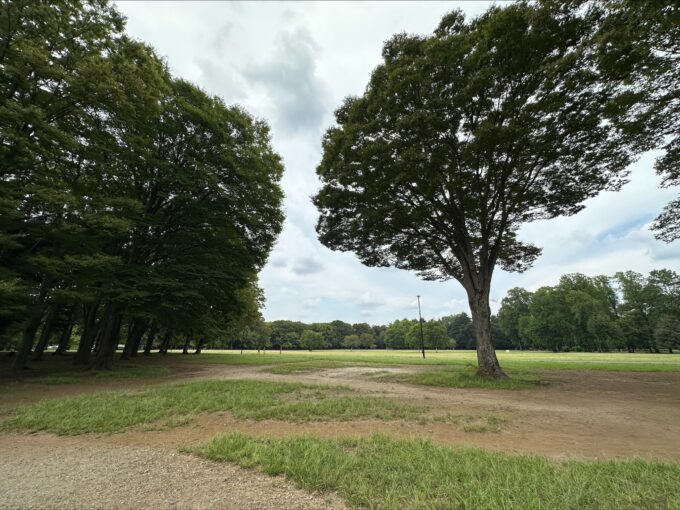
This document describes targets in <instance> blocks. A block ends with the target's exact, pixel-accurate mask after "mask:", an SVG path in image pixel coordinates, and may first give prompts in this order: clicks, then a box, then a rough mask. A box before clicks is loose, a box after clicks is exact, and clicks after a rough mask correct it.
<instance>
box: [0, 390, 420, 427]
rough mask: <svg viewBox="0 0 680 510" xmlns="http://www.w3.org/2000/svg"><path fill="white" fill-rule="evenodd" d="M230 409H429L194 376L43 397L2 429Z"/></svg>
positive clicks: (397, 412) (326, 412) (330, 416)
mask: <svg viewBox="0 0 680 510" xmlns="http://www.w3.org/2000/svg"><path fill="white" fill-rule="evenodd" d="M219 411H229V412H231V413H232V414H233V415H234V416H235V417H237V418H239V419H249V420H266V419H276V420H285V421H293V422H296V421H297V422H299V421H315V420H317V421H318V420H321V421H323V420H352V419H360V418H374V419H378V420H397V419H407V420H414V419H420V418H422V417H423V414H424V412H425V408H423V407H417V406H412V405H408V404H404V403H399V402H396V401H394V400H390V399H387V398H381V397H374V396H361V395H356V394H355V393H354V392H352V391H351V390H348V389H345V388H338V387H332V386H310V385H303V384H297V383H285V382H270V381H253V380H235V381H196V382H190V383H184V384H172V385H164V386H159V387H156V388H152V389H150V390H146V391H138V392H112V391H109V392H102V393H96V394H94V395H83V396H77V397H68V398H61V399H49V400H43V401H41V402H38V403H36V404H32V405H28V406H22V407H19V408H18V409H15V410H14V411H12V412H10V413H8V417H7V419H6V420H5V421H3V422H0V430H26V431H30V432H38V431H45V432H52V433H55V434H59V435H73V434H84V433H88V432H119V431H121V430H125V429H127V428H130V427H133V426H135V425H142V424H151V423H156V422H159V421H164V422H165V423H164V424H163V426H166V427H167V426H174V425H180V424H184V423H187V422H188V421H189V420H191V419H192V418H194V417H195V416H196V415H197V414H199V413H206V412H219Z"/></svg>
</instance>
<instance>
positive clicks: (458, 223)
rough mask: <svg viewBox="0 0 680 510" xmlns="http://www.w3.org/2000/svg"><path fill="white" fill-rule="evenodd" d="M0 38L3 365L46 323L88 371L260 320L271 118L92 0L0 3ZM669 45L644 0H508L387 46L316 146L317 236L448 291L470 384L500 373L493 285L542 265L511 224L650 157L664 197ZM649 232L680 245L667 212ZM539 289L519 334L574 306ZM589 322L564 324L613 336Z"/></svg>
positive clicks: (673, 58)
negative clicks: (470, 358) (474, 366)
mask: <svg viewBox="0 0 680 510" xmlns="http://www.w3.org/2000/svg"><path fill="white" fill-rule="evenodd" d="M0 39H1V40H0V48H1V49H0V70H1V71H2V72H0V197H1V198H0V341H3V342H5V343H6V344H8V345H11V347H12V348H16V352H15V354H14V360H13V369H14V370H15V371H20V370H23V369H24V368H26V367H27V365H28V361H29V359H33V360H35V361H38V360H40V358H41V356H42V354H43V352H44V350H45V348H46V346H47V345H48V343H49V342H50V339H51V338H52V336H53V335H54V334H57V333H59V334H60V335H61V341H60V342H59V345H60V347H59V349H58V352H59V353H61V354H63V353H65V352H66V351H67V348H68V342H69V340H70V339H71V337H72V335H73V332H74V331H77V332H78V333H79V339H78V352H77V353H76V354H75V356H74V359H75V363H77V364H80V365H82V366H84V367H88V368H91V369H95V370H100V369H107V368H110V367H111V366H112V363H113V359H114V355H115V351H116V347H117V345H118V344H119V342H120V340H121V338H126V339H127V340H126V342H125V345H126V347H125V349H124V351H123V356H122V357H123V358H130V357H134V356H136V355H137V352H138V350H139V348H140V347H141V345H142V339H143V338H145V339H146V340H145V345H144V347H145V349H144V350H145V351H147V352H148V349H147V347H149V346H153V345H154V343H155V342H156V341H157V339H158V340H159V341H160V344H161V350H165V351H167V349H168V348H169V346H170V344H171V342H172V341H173V338H180V337H181V338H185V339H191V340H192V341H194V340H195V341H197V343H198V345H197V349H196V350H197V351H198V352H200V350H201V348H202V346H203V345H205V344H206V343H209V342H210V341H211V339H214V338H219V337H221V336H224V335H225V334H226V333H227V332H234V331H235V332H238V334H239V335H245V334H246V333H247V332H248V329H249V328H250V329H253V328H254V327H255V326H257V325H258V324H259V323H261V322H262V315H261V311H260V309H261V307H262V304H263V300H264V295H263V292H262V290H261V289H260V287H259V286H258V281H257V276H258V273H259V271H260V270H261V269H262V268H263V266H264V265H265V263H266V261H267V258H268V256H269V254H270V252H271V250H272V248H273V246H274V243H275V241H276V239H277V237H278V235H279V234H280V232H281V229H282V226H283V220H284V211H283V190H282V188H281V177H282V175H283V171H284V168H283V165H282V162H281V157H280V156H279V155H278V154H277V153H276V152H275V151H274V149H273V147H272V144H271V136H270V129H269V125H268V124H267V122H266V121H265V120H261V119H257V118H255V117H253V116H252V115H251V114H250V113H248V112H247V111H245V110H244V109H243V108H241V107H238V106H227V105H226V104H225V101H224V100H223V99H221V98H219V97H216V96H213V95H210V94H209V93H207V92H205V91H203V90H201V89H200V88H199V87H197V86H196V85H194V84H191V83H189V82H187V81H185V80H182V79H180V78H176V77H173V76H172V75H171V73H170V71H169V69H168V65H167V63H166V62H164V61H163V60H162V59H161V58H159V57H158V56H157V54H156V52H155V50H154V49H153V48H151V47H150V46H148V45H146V44H144V43H142V42H139V41H136V40H133V39H132V38H130V37H128V36H127V34H126V33H125V19H124V17H123V16H122V15H121V14H120V13H119V12H118V11H117V9H116V7H115V5H112V4H110V3H109V2H108V1H107V0H57V1H55V2H51V3H49V4H47V3H42V2H32V1H30V0H10V1H7V2H3V3H2V6H0ZM679 44H680V7H678V5H676V4H674V3H672V2H663V1H658V0H657V1H654V2H646V3H644V4H642V5H640V4H639V3H637V2H634V1H633V0H605V1H603V2H589V1H578V0H577V1H575V2H567V3H564V2H555V1H553V0H541V1H537V2H521V1H520V2H516V3H513V4H511V5H508V6H504V7H498V6H494V7H491V8H490V9H488V10H487V11H486V12H485V13H484V14H482V15H480V16H477V17H475V18H472V19H465V16H464V15H463V13H462V12H461V11H454V12H451V13H449V14H447V15H445V16H444V17H443V18H442V20H441V22H440V23H439V25H438V26H437V27H436V28H435V29H434V31H433V32H432V33H431V34H429V35H409V34H404V33H401V34H396V35H394V36H393V37H392V38H390V39H389V40H388V41H387V42H386V43H385V44H384V47H383V51H382V58H383V60H382V63H381V64H380V65H379V66H377V67H376V68H375V69H374V70H373V72H372V73H371V75H370V79H369V81H368V85H367V86H366V89H365V91H364V93H363V94H362V95H361V96H359V97H348V98H346V99H345V101H344V102H343V103H342V104H341V105H340V107H339V108H338V109H337V110H336V112H335V120H336V123H335V125H334V126H332V127H330V128H329V129H328V130H327V132H326V134H325V135H324V138H323V141H322V159H321V162H320V163H319V165H318V167H317V170H316V172H317V175H318V177H319V179H320V181H321V188H320V190H319V191H318V193H317V194H316V195H315V196H314V197H313V202H314V204H315V206H316V207H317V208H318V210H319V213H320V216H319V220H318V223H317V233H318V236H319V240H320V242H321V243H322V244H324V245H325V246H327V247H329V248H331V249H333V250H339V251H347V252H351V253H354V254H356V255H357V256H358V257H359V259H360V260H361V262H362V263H364V264H365V265H367V266H377V267H380V266H392V267H397V268H401V269H406V270H412V271H416V272H417V273H418V275H419V276H420V277H422V278H423V279H425V280H456V281H457V282H458V283H459V284H461V285H462V287H463V288H464V289H465V291H466V294H467V297H468V303H469V306H470V313H471V319H472V329H473V330H474V334H473V338H474V346H475V349H476V351H477V363H478V373H479V375H480V376H484V377H488V378H504V377H506V375H505V373H504V372H503V370H502V369H501V367H500V364H499V362H498V359H497V357H496V354H495V346H494V324H493V319H492V314H491V309H490V303H489V300H490V289H491V283H492V277H493V273H494V271H495V269H496V268H497V267H500V268H501V269H503V270H506V271H511V272H522V271H526V270H527V269H529V268H530V267H531V265H532V263H533V262H534V260H536V258H537V257H538V256H539V255H540V253H541V248H540V247H538V246H534V245H531V244H527V243H524V242H522V241H521V240H520V239H519V238H518V236H517V233H518V231H519V229H520V227H521V226H522V225H523V224H526V223H528V222H532V221H536V220H543V219H551V218H556V217H558V216H570V215H573V214H576V213H577V212H579V211H580V210H582V209H583V207H584V202H585V201H586V200H587V199H589V198H592V197H595V196H597V195H598V194H599V193H600V192H602V191H605V190H612V191H616V190H618V189H620V188H621V186H623V185H624V184H625V183H626V177H627V174H628V167H629V165H630V164H631V163H632V162H634V161H635V160H636V159H637V158H638V157H639V156H640V154H642V153H643V152H646V151H648V150H651V149H663V150H664V153H663V154H662V155H661V156H660V157H659V158H658V159H657V161H656V163H655V170H656V172H657V174H658V175H659V176H660V177H661V179H662V183H661V184H662V186H666V187H668V186H675V185H678V184H680V173H679V172H680V165H679V164H678V163H679V159H678V158H679V157H680V141H679V140H680V138H678V136H677V134H678V129H677V128H678V125H680V115H679V114H680V106H679V105H680V100H679V98H678V94H680V91H679V90H678V87H677V83H679V82H680V65H678V64H679V59H680V48H679V47H678V45H679ZM653 228H654V230H655V232H656V236H657V238H658V239H659V240H660V241H665V242H672V241H674V240H676V239H678V238H680V199H679V200H675V201H673V202H671V203H670V204H668V206H667V207H666V208H665V209H664V211H662V212H661V214H660V215H659V216H658V218H657V219H656V221H655V222H654V224H653ZM650 278H652V276H650ZM560 285H562V283H560ZM584 288H585V287H584ZM574 292H576V291H574ZM578 292H581V294H579V296H580V298H582V299H584V300H585V302H590V301H589V300H591V298H592V299H595V298H593V297H592V296H590V295H589V291H588V290H583V289H581V290H579V291H578ZM543 294H545V293H538V291H537V293H536V294H534V295H533V296H532V298H531V303H530V304H529V305H527V306H529V309H532V307H533V309H534V312H535V313H532V314H530V318H529V319H526V318H525V319H524V320H523V321H522V320H519V319H518V323H517V325H516V330H517V335H519V336H520V337H522V338H525V339H526V340H527V341H529V340H531V339H532V338H533V339H535V338H538V337H540V336H541V335H542V334H543V333H541V332H542V331H543V332H544V331H546V326H545V325H544V324H543V322H541V321H542V319H540V317H541V315H540V314H539V313H538V310H539V308H540V307H539V305H538V304H535V303H543V305H541V306H544V308H545V307H547V308H550V307H553V308H555V307H556V308H555V309H557V308H560V307H561V309H565V310H566V308H565V307H568V306H572V304H570V303H571V302H570V300H569V299H567V298H564V299H562V298H561V297H560V296H561V294H560V293H558V295H557V297H555V296H552V295H550V296H544V295H543ZM589 296H590V297H589ZM553 298H554V299H553ZM572 298H573V295H572ZM551 299H552V301H551ZM560 299H562V301H560ZM570 299H571V298H570ZM565 300H566V301H565ZM585 302H584V303H585ZM545 303H549V304H545ZM550 303H551V304H550ZM560 303H561V304H560ZM581 305H582V306H581V309H582V310H581V312H580V313H583V314H585V313H586V311H585V310H586V308H587V306H585V304H583V303H581ZM593 306H595V305H593ZM595 308H597V307H595ZM571 313H573V312H571ZM593 313H594V312H593ZM563 315H564V314H563ZM564 316H566V315H564ZM593 317H596V318H590V316H589V318H587V319H584V320H585V322H583V325H582V326H583V327H582V332H581V333H579V334H582V335H586V333H587V335H591V336H593V335H594V333H593V331H591V330H597V331H600V330H601V331H605V330H606V331H609V333H607V334H608V335H609V336H608V337H607V338H610V337H611V338H614V336H616V335H614V334H613V333H612V331H614V332H615V331H616V328H617V327H618V328H623V327H624V325H623V323H621V324H619V323H618V322H616V321H614V323H615V324H616V325H612V324H611V323H610V322H611V321H609V322H608V319H607V317H606V314H605V312H603V311H601V310H600V311H599V312H598V313H596V314H594V315H593ZM664 317H665V316H664ZM648 319H649V320H647V322H645V324H647V326H645V327H647V329H648V330H649V331H648V332H647V333H645V335H646V336H645V338H647V340H646V342H647V344H648V345H652V343H653V342H656V340H655V338H656V336H655V335H656V334H657V333H656V330H657V329H659V325H658V324H657V323H656V322H655V321H656V318H654V319H652V318H648ZM659 320H661V319H659ZM643 322H644V321H643ZM652 323H653V324H652ZM428 324H429V323H428ZM562 324H565V325H567V326H571V324H566V323H564V322H562ZM661 324H662V325H664V324H665V326H664V327H665V328H666V329H667V330H672V329H673V327H674V324H675V323H672V322H668V320H666V319H665V318H664V319H663V320H662V321H661ZM628 326H629V325H625V327H626V328H627V327H628ZM428 327H430V326H428ZM640 327H642V326H640ZM431 328H434V329H432V332H431V335H433V338H434V337H436V336H437V335H439V334H440V333H441V328H439V327H438V326H435V325H432V326H431ZM607 328H609V329H607ZM649 328H651V329H649ZM669 328H670V329H669ZM436 329H439V330H440V331H439V333H438V332H436V331H435V330H436ZM624 329H625V328H624ZM624 329H621V331H622V332H623V331H624ZM652 330H653V331H652ZM661 330H663V328H661ZM650 331H651V332H650ZM584 332H585V333H584ZM319 334H320V333H319V332H315V331H307V332H306V339H305V342H308V343H309V344H315V343H318V342H319V336H318V335H319ZM361 334H362V333H354V332H353V333H351V334H350V335H345V336H349V337H351V338H350V343H353V342H359V343H360V342H361ZM366 334H368V333H366ZM353 335H355V336H357V338H358V340H357V339H355V338H354V337H353ZM587 335H586V336H583V338H582V339H581V340H579V343H578V344H574V346H578V347H581V348H586V346H585V345H584V342H586V341H588V342H590V340H587V338H586V337H587ZM603 335H604V333H602V335H600V337H601V338H599V340H597V342H599V343H600V344H602V345H604V343H606V342H605V340H603V339H602V338H604V336H603ZM622 335H623V333H622ZM595 336H597V335H595ZM364 339H366V338H364ZM343 340H344V337H343ZM588 345H590V344H588ZM185 347H186V346H185ZM559 348H560V349H561V348H562V347H561V346H559ZM184 350H186V348H185V349H184Z"/></svg>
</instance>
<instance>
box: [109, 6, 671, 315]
mask: <svg viewBox="0 0 680 510" xmlns="http://www.w3.org/2000/svg"><path fill="white" fill-rule="evenodd" d="M496 3H502V2H496ZM116 4H117V6H118V8H119V10H120V11H121V12H122V13H123V14H125V15H126V16H127V18H128V23H127V27H128V33H129V34H130V35H131V36H132V37H135V38H136V39H139V40H142V41H144V42H146V43H148V44H151V45H152V46H153V47H154V48H156V50H157V51H158V53H159V54H160V55H161V56H162V57H164V58H165V59H166V60H167V62H168V65H169V67H170V69H171V71H172V73H173V74H174V75H175V76H177V77H181V78H184V79H186V80H189V81H191V82H193V83H195V84H197V85H199V86H200V87H201V88H203V89H204V90H205V91H207V92H209V93H210V94H214V95H218V96H220V97H222V98H223V99H224V101H225V102H226V103H227V104H240V105H241V106H243V107H245V108H246V109H247V110H248V111H249V112H250V113H251V114H253V115H255V116H256V117H258V118H262V119H265V120H267V121H268V122H269V124H270V126H271V128H272V143H273V146H274V149H275V150H276V152H277V153H278V154H279V155H280V156H281V157H282V159H283V163H284V166H285V175H284V178H283V181H282V186H283V189H284V191H285V195H286V198H285V205H284V207H285V212H286V221H285V224H284V228H283V232H282V233H281V235H280V237H279V239H278V242H277V244H276V246H275V248H274V250H273V251H272V253H271V255H270V258H269V261H268V263H267V265H266V266H265V268H264V270H263V271H262V273H261V274H260V285H261V287H262V288H263V289H264V291H265V297H266V306H265V309H264V311H263V313H264V316H265V319H267V320H277V319H290V320H300V321H305V322H326V321H331V320H335V319H339V320H344V321H347V322H350V323H356V322H368V323H370V324H387V323H389V322H392V321H393V320H396V319H401V318H414V317H417V313H418V308H417V301H416V296H417V295H420V296H421V303H422V309H423V317H424V318H426V319H432V318H438V317H441V316H444V315H450V314H454V313H460V312H467V313H469V308H468V305H467V299H466V296H465V292H464V290H463V288H462V287H461V286H460V285H459V284H458V283H457V282H456V281H453V280H452V281H449V282H426V281H422V280H420V279H419V278H418V276H417V275H416V274H415V273H413V272H410V271H404V270H399V269H394V268H370V267H365V266H363V265H362V264H361V263H360V262H359V260H358V259H357V258H356V256H355V255H353V254H351V253H339V252H333V251H331V250H329V249H328V248H326V247H324V246H323V245H321V244H320V243H319V241H318V240H317V237H316V232H315V230H314V226H315V224H316V219H317V212H316V209H315V207H314V205H313V204H312V203H311V197H312V196H313V195H314V194H315V192H316V190H318V188H319V187H320V183H319V181H318V179H317V177H316V174H315V169H316V166H317V165H318V164H319V161H320V159H321V139H322V136H323V133H324V131H325V130H326V129H327V128H328V127H330V126H331V125H333V121H334V117H333V112H334V110H335V109H336V108H337V107H338V106H339V105H340V104H341V102H342V100H343V99H344V98H345V97H347V96H356V95H360V94H362V92H363V91H364V89H365V87H366V85H367V83H368V79H369V77H370V73H371V71H372V69H374V68H375V67H376V66H377V65H379V64H380V61H381V50H382V45H383V43H384V41H386V40H387V39H389V38H390V37H391V36H392V35H393V34H396V33H400V32H406V33H416V34H427V33H431V32H432V31H433V30H434V28H435V27H436V26H437V24H438V23H439V20H440V19H441V18H442V16H443V15H444V14H446V13H448V12H450V11H452V10H454V9H456V8H460V9H462V10H463V11H464V12H465V14H466V15H467V16H468V17H469V16H474V15H476V14H480V13H482V12H484V11H485V10H486V9H487V8H488V7H489V6H490V5H492V3H491V2H471V1H468V2H356V3H355V2H345V3H341V2H325V3H312V2H300V3H295V2H282V3H274V2H140V1H118V2H116ZM656 156H658V153H654V152H652V153H647V154H645V155H643V156H642V157H641V158H640V160H639V161H638V162H636V163H635V164H634V165H632V166H631V167H630V170H631V173H630V182H629V183H628V184H626V185H625V186H624V187H623V189H622V190H621V191H619V192H617V193H613V192H605V193H602V194H600V195H599V196H598V197H596V198H594V199H591V200H589V201H587V202H586V208H585V209H584V210H583V211H581V212H580V213H578V214H576V215H575V216H571V217H568V218H564V217H563V218H557V219H554V220H548V221H539V222H534V223H531V224H528V225H526V226H524V227H522V229H521V230H520V238H521V239H523V240H526V241H529V242H532V243H535V244H537V245H538V246H541V247H542V248H543V254H542V255H541V257H540V258H539V259H538V260H537V261H536V263H535V264H534V266H533V267H532V268H531V269H529V270H528V271H526V272H525V273H522V274H517V273H506V272H503V271H502V270H500V269H497V270H496V272H495V273H494V281H493V283H492V290H491V307H492V310H493V311H497V309H498V307H499V303H500V300H501V299H502V298H503V296H504V295H505V293H506V292H507V290H508V289H510V288H512V287H517V286H519V287H524V288H527V289H529V290H536V289H537V288H539V287H541V286H544V285H554V284H556V283H557V282H558V280H559V278H560V276H561V275H562V274H565V273H572V272H581V273H584V274H586V275H590V276H594V275H598V274H607V275H612V274H614V273H615V272H617V271H627V270H633V271H637V272H642V273H646V272H648V271H650V270H652V269H659V268H670V269H673V270H676V271H677V270H679V269H680V242H679V241H676V242H674V243H671V244H665V243H663V242H661V241H657V240H655V239H654V236H653V234H652V233H651V232H650V230H649V225H650V223H651V222H652V220H653V219H654V217H655V216H656V215H657V214H658V213H659V212H660V211H661V209H662V208H663V206H664V205H665V204H666V203H667V202H669V201H670V200H671V199H673V198H675V196H676V195H677V193H678V190H677V189H675V190H674V189H660V188H659V186H658V185H659V182H660V180H659V178H658V177H657V176H656V175H655V173H654V170H653V163H654V159H655V157H656Z"/></svg>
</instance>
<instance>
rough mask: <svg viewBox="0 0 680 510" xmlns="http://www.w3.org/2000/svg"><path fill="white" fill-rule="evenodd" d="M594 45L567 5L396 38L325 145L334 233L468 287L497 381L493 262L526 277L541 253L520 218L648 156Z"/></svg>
mask: <svg viewBox="0 0 680 510" xmlns="http://www.w3.org/2000/svg"><path fill="white" fill-rule="evenodd" d="M591 38H592V24H591V23H589V21H588V20H587V19H585V18H584V17H583V16H578V15H576V14H573V13H572V12H571V11H570V10H569V9H568V8H566V7H565V8H564V9H562V8H560V7H557V6H556V5H553V4H552V3H551V4H538V5H533V4H532V5H529V4H526V3H518V4H513V5H511V6H509V7H505V8H498V7H494V8H492V9H490V10H489V11H487V12H486V13H485V14H484V15H482V16H480V17H478V18H475V19H473V20H471V21H469V22H466V21H465V19H464V16H463V14H462V13H460V12H453V13H451V14H448V15H447V16H445V17H444V18H443V19H442V21H441V23H440V24H439V26H438V28H437V29H436V30H435V32H434V34H432V35H430V36H413V35H406V34H398V35H395V36H394V37H393V38H392V39H390V40H389V41H388V42H387V43H386V44H385V46H384V49H383V63H382V64H381V65H380V66H378V67H377V68H376V69H375V70H374V71H373V73H372V75H371V79H370V81H369V83H368V86H367V88H366V90H365V92H364V94H363V95H362V96H361V97H351V98H348V99H346V100H345V102H344V103H343V105H342V106H340V108H339V109H338V110H337V111H336V120H337V126H335V127H332V128H330V129H329V130H328V131H327V133H326V135H325V137H324V140H323V158H322V161H321V163H320V165H319V167H318V169H317V173H318V175H319V177H320V178H321V181H322V184H323V186H322V188H321V190H320V191H319V192H318V194H317V195H316V196H315V198H314V203H315V204H316V206H317V207H318V209H319V211H320V218H319V221H318V224H317V232H318V234H319V238H320V240H321V242H322V243H323V244H324V245H326V246H328V247H330V248H332V249H336V250H341V251H352V252H354V253H356V254H357V255H358V256H359V258H360V259H361V261H362V262H363V263H364V264H366V265H369V266H394V267H398V268H402V269H408V270H415V271H417V272H418V273H419V275H420V276H421V277H423V278H424V279H427V280H449V279H455V280H457V281H458V282H459V283H460V284H461V285H462V286H463V287H464V288H465V291H466V293H467V296H468V302H469V305H470V310H471V313H472V318H473V322H474V330H475V336H476V348H477V359H478V365H479V374H480V375H482V376H485V377H490V378H502V377H506V376H505V374H504V372H503V371H502V370H501V367H500V365H499V363H498V360H497V358H496V353H495V350H494V347H493V344H492V340H491V310H490V307H489V295H490V288H491V280H492V275H493V272H494V269H495V267H496V266H500V267H501V268H502V269H504V270H506V271H519V272H521V271H524V270H526V269H527V268H528V267H530V265H531V264H532V262H533V261H534V260H535V259H536V257H538V255H539V254H540V248H538V247H536V246H533V245H530V244H526V243H523V242H521V241H520V240H519V239H518V238H517V232H518V229H519V228H520V226H521V225H523V224H525V223H527V222H531V221H535V220H545V219H550V218H554V217H557V216H561V215H572V214H575V213H577V212H578V211H580V210H581V209H582V208H583V202H584V200H586V199H588V198H590V197H593V196H595V195H597V194H598V193H599V192H601V191H603V190H616V189H618V188H619V187H620V185H621V184H622V183H623V182H624V179H625V175H626V172H625V168H626V166H627V165H628V164H629V163H630V162H631V160H632V158H633V154H632V150H631V149H629V145H628V140H629V138H630V136H629V134H627V133H626V132H625V131H624V130H622V129H618V128H617V126H614V125H612V124H611V123H608V122H606V119H607V105H608V102H607V97H606V96H605V95H604V93H603V91H602V90H601V87H599V86H598V84H597V81H598V80H597V78H598V77H597V72H596V68H595V66H593V65H591V64H592V63H591V60H590V59H591V57H590V56H589V54H590V53H591V52H588V51H585V50H584V48H585V47H587V43H588V41H590V40H591Z"/></svg>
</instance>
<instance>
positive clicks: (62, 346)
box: [52, 307, 76, 356]
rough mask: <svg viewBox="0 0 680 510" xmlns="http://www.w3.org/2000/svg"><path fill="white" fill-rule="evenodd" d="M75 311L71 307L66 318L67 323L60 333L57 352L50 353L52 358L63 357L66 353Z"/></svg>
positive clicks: (69, 342)
mask: <svg viewBox="0 0 680 510" xmlns="http://www.w3.org/2000/svg"><path fill="white" fill-rule="evenodd" d="M75 315H76V309H75V307H71V313H70V314H69V316H68V322H67V323H66V327H65V328H64V331H62V332H61V337H59V345H57V350H56V351H54V352H53V353H52V356H63V355H64V354H66V351H68V348H69V346H70V344H71V333H73V323H74V322H75Z"/></svg>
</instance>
